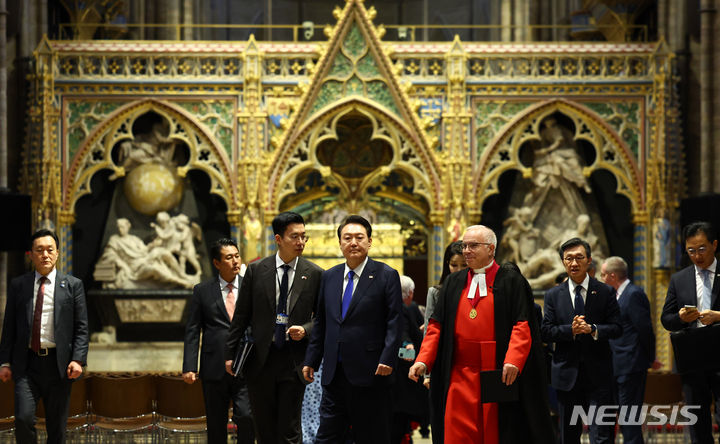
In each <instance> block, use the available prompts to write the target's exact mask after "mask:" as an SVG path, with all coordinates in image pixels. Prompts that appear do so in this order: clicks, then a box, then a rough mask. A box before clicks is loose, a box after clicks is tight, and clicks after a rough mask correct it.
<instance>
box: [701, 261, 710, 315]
mask: <svg viewBox="0 0 720 444" xmlns="http://www.w3.org/2000/svg"><path fill="white" fill-rule="evenodd" d="M700 274H701V275H702V285H703V292H702V296H701V297H702V299H701V300H700V311H704V310H710V305H711V304H710V303H711V301H712V284H711V283H710V270H705V269H703V270H700Z"/></svg>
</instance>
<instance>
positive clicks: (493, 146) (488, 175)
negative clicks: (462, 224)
mask: <svg viewBox="0 0 720 444" xmlns="http://www.w3.org/2000/svg"><path fill="white" fill-rule="evenodd" d="M555 112H560V113H562V114H564V115H565V116H567V117H569V118H570V119H572V121H573V123H574V125H575V134H574V138H575V139H576V140H585V141H587V142H588V143H590V144H591V145H592V146H593V147H594V148H595V150H596V156H595V160H594V161H593V162H592V163H591V164H590V165H587V166H586V167H584V168H583V174H584V175H585V176H586V177H589V176H590V175H591V174H592V173H593V172H594V171H597V170H599V169H606V170H608V171H609V172H610V173H611V174H612V175H613V176H614V177H615V179H616V180H617V190H616V191H617V193H619V194H622V195H624V196H625V197H627V198H628V199H629V200H630V203H631V207H632V210H633V212H636V211H640V210H643V209H644V208H645V193H644V190H643V185H644V181H643V180H642V178H641V176H640V172H639V168H638V165H637V161H636V160H634V159H633V155H632V153H631V151H630V149H629V147H628V146H627V144H626V143H625V142H624V141H623V139H622V138H621V137H620V135H619V134H618V133H617V132H616V131H615V130H614V129H613V128H611V127H610V126H609V125H608V124H607V123H606V122H605V121H604V120H603V119H602V117H600V116H599V115H597V114H596V113H595V112H594V111H592V110H590V109H588V108H587V107H585V106H583V105H581V104H579V103H576V102H572V101H568V100H564V99H557V100H551V101H547V102H541V103H539V104H536V105H533V106H531V107H529V108H528V109H526V110H524V111H523V112H522V113H520V114H519V115H518V116H517V118H515V119H514V120H513V121H511V122H510V123H508V124H507V125H506V127H505V128H504V130H502V131H500V132H499V133H498V134H497V136H496V137H495V138H494V139H493V140H492V141H491V142H490V144H489V146H488V148H487V149H486V150H485V151H484V152H483V155H482V157H481V159H480V164H479V167H478V169H477V170H476V172H475V175H474V177H473V180H472V195H473V196H476V199H477V201H476V205H477V208H482V204H483V202H484V201H485V199H487V198H488V197H490V196H492V195H493V194H497V193H499V189H498V180H499V178H500V176H501V175H502V174H503V173H504V172H506V171H508V170H518V171H520V172H521V173H522V175H523V177H525V178H529V177H531V176H532V168H531V167H525V166H524V165H523V164H522V163H521V162H520V158H519V155H520V148H521V146H522V145H523V144H524V143H525V142H527V141H530V140H540V136H539V130H540V123H541V122H542V120H543V119H544V118H545V117H547V116H549V115H551V114H553V113H555Z"/></svg>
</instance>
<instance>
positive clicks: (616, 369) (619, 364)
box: [600, 256, 660, 444]
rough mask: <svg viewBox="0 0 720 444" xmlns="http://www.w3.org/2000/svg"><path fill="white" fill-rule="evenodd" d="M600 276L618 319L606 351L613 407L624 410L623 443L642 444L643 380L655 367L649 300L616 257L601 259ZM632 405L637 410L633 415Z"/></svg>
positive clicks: (621, 421)
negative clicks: (617, 333) (609, 353)
mask: <svg viewBox="0 0 720 444" xmlns="http://www.w3.org/2000/svg"><path fill="white" fill-rule="evenodd" d="M600 277H601V278H602V279H603V281H604V282H605V283H606V284H608V285H609V286H611V287H612V288H613V289H614V290H615V297H616V298H617V301H618V305H619V306H620V316H621V319H622V329H623V332H622V335H621V336H620V337H619V338H616V339H611V340H610V349H611V350H612V354H613V373H614V376H615V394H616V396H617V404H618V405H620V406H627V408H628V410H627V417H625V418H623V417H620V418H619V423H620V430H622V434H623V443H625V444H642V443H643V442H644V441H643V436H642V424H641V422H642V419H641V418H640V411H641V408H642V404H643V399H644V398H645V380H646V379H647V370H648V368H650V367H653V366H656V364H655V332H653V326H652V318H651V317H650V301H648V298H647V296H646V295H645V292H644V291H643V289H642V288H640V287H638V286H637V285H634V284H633V283H632V282H630V279H628V265H627V262H625V259H623V258H621V257H619V256H611V257H609V258H607V259H605V262H603V264H602V266H601V267H600ZM657 364H660V363H659V362H658V363H657ZM657 367H659V365H658V366H656V368H657ZM632 406H635V408H636V409H637V410H636V411H635V412H633V411H632V408H631V407H632ZM638 422H640V423H638Z"/></svg>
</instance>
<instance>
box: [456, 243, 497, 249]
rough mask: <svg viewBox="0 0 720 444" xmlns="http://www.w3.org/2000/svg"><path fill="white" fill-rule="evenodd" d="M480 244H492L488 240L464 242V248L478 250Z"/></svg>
mask: <svg viewBox="0 0 720 444" xmlns="http://www.w3.org/2000/svg"><path fill="white" fill-rule="evenodd" d="M480 245H492V244H490V243H488V242H463V243H462V249H463V250H477V249H478V247H479V246H480Z"/></svg>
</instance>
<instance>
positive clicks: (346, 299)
mask: <svg viewBox="0 0 720 444" xmlns="http://www.w3.org/2000/svg"><path fill="white" fill-rule="evenodd" d="M347 275H348V283H347V286H346V287H345V292H344V293H343V298H342V317H343V319H345V313H347V311H348V307H350V300H351V299H352V294H353V285H354V284H355V282H354V281H353V278H354V277H355V272H354V271H352V270H350V271H348V274H347Z"/></svg>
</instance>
